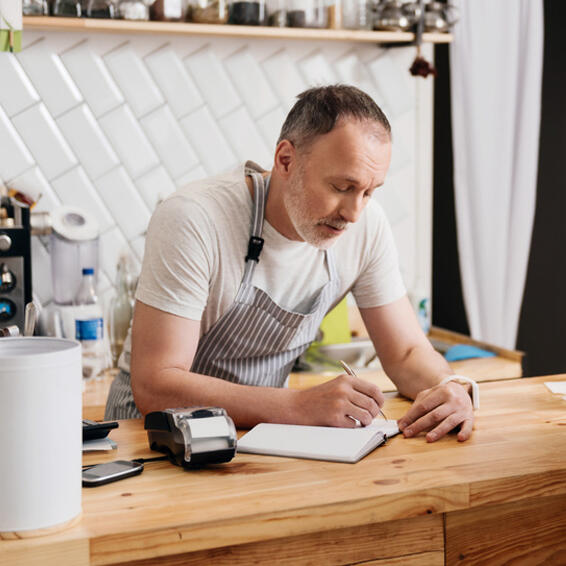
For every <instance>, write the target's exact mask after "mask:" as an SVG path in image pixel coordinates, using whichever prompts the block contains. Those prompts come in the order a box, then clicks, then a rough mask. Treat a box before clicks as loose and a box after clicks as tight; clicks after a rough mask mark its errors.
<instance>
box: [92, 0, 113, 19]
mask: <svg viewBox="0 0 566 566" xmlns="http://www.w3.org/2000/svg"><path fill="white" fill-rule="evenodd" d="M85 15H86V17H87V18H115V17H116V16H117V14H116V6H115V2H114V0H88V2H87V4H86V14H85Z"/></svg>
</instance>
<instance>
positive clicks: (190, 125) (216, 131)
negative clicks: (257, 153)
mask: <svg viewBox="0 0 566 566" xmlns="http://www.w3.org/2000/svg"><path fill="white" fill-rule="evenodd" d="M180 124H181V127H182V128H183V130H184V131H185V134H186V136H187V137H188V138H189V140H190V142H191V144H192V146H193V147H194V148H195V151H196V152H197V154H198V156H199V158H200V161H201V163H202V165H203V166H204V168H205V169H206V171H207V173H208V174H210V175H214V174H216V173H219V172H221V171H226V170H227V169H230V168H232V167H235V166H236V164H237V162H238V159H237V158H236V156H235V155H234V152H233V151H232V149H231V148H230V146H229V145H228V144H227V143H226V139H225V137H224V135H223V134H222V132H221V131H220V128H219V127H218V124H217V122H216V121H215V120H214V118H213V117H212V115H211V114H210V110H209V109H208V108H201V109H199V110H197V111H196V112H193V113H192V114H190V115H189V116H186V117H185V118H183V119H182V120H181V121H180Z"/></svg>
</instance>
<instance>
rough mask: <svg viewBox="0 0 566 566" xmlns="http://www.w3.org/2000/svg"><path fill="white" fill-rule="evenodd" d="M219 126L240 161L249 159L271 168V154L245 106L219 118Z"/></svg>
mask: <svg viewBox="0 0 566 566" xmlns="http://www.w3.org/2000/svg"><path fill="white" fill-rule="evenodd" d="M219 124H220V127H221V128H222V131H223V132H224V135H225V136H226V138H227V139H228V141H229V143H230V145H231V147H232V148H233V149H234V151H235V152H236V155H237V156H238V157H239V159H240V160H241V161H246V160H248V159H251V160H252V161H255V162H256V163H258V164H259V165H261V166H262V167H265V168H271V165H272V161H273V156H272V152H270V151H269V150H268V148H267V144H266V143H265V142H264V141H263V139H262V138H261V135H260V134H259V132H258V130H257V128H256V126H255V124H254V122H253V120H252V119H251V117H250V115H249V114H248V111H247V110H246V109H245V108H240V109H239V110H237V111H236V112H232V113H231V114H228V116H225V117H224V118H222V119H221V120H219Z"/></svg>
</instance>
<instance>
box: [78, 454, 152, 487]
mask: <svg viewBox="0 0 566 566" xmlns="http://www.w3.org/2000/svg"><path fill="white" fill-rule="evenodd" d="M142 472H143V464H140V463H138V462H130V461H129V460H116V461H115V462H107V463H106V464H96V465H95V466H92V467H91V468H87V469H86V470H83V486H84V487H96V486H97V485H104V484H106V483H110V482H113V481H118V480H121V479H124V478H129V477H130V476H137V475H138V474H141V473H142Z"/></svg>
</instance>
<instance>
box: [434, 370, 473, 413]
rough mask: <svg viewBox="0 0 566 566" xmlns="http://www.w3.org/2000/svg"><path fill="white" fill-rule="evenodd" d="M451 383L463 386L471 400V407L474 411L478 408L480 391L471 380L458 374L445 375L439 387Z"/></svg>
mask: <svg viewBox="0 0 566 566" xmlns="http://www.w3.org/2000/svg"><path fill="white" fill-rule="evenodd" d="M451 381H454V382H456V383H459V384H460V385H462V386H464V388H465V389H466V391H468V394H469V395H470V397H471V398H472V405H473V407H474V409H479V408H480V390H479V387H478V384H477V383H476V382H475V381H474V380H473V379H472V378H470V377H467V376H465V375H458V374H453V375H447V376H446V377H444V378H443V379H442V380H441V381H440V383H439V385H444V384H446V383H449V382H451Z"/></svg>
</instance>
